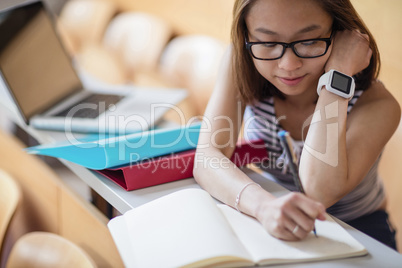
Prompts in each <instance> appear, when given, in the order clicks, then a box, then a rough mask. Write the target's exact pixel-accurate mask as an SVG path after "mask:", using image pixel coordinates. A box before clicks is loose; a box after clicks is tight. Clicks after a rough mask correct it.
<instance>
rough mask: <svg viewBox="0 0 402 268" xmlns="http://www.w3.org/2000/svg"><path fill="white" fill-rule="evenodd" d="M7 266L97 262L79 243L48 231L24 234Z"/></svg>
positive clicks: (91, 265)
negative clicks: (76, 243)
mask: <svg viewBox="0 0 402 268" xmlns="http://www.w3.org/2000/svg"><path fill="white" fill-rule="evenodd" d="M6 267H7V268H14V267H25V268H30V267H41V268H47V267H49V268H50V267H52V268H53V267H61V268H62V267H66V268H67V267H68V268H70V267H82V268H84V267H88V268H89V267H90V268H92V267H96V265H95V262H94V261H93V260H92V259H91V258H90V257H89V256H88V255H87V254H86V253H85V252H84V251H83V250H82V249H81V248H80V247H78V246H77V245H75V244H74V243H72V242H70V241H69V240H67V239H65V238H63V237H61V236H59V235H56V234H53V233H48V232H32V233H28V234H26V235H24V236H22V237H21V238H20V239H18V241H17V242H16V244H15V245H14V247H13V248H12V250H11V253H10V256H9V258H8V261H7V266H6Z"/></svg>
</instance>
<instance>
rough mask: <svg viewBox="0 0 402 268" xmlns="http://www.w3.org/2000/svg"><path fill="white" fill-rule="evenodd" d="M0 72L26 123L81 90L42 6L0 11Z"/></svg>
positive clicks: (19, 7) (36, 4) (35, 4)
mask: <svg viewBox="0 0 402 268" xmlns="http://www.w3.org/2000/svg"><path fill="white" fill-rule="evenodd" d="M0 70H1V73H2V76H3V79H4V80H5V82H6V83H7V86H8V88H9V90H10V91H11V94H12V95H13V97H14V99H15V101H16V103H17V105H18V106H19V109H20V111H21V112H22V114H23V116H24V117H25V120H26V121H28V120H29V119H30V118H31V117H32V116H33V115H35V114H37V113H40V112H43V111H45V110H47V109H49V108H51V107H52V106H54V105H55V104H56V103H57V102H59V101H60V100H62V99H64V98H65V97H67V96H68V95H70V94H72V93H73V92H75V91H77V90H79V89H80V88H82V85H81V82H80V80H79V78H78V76H77V74H76V72H75V70H74V68H73V66H72V63H71V59H70V57H69V56H68V54H67V53H66V51H65V49H64V47H63V46H62V44H61V42H60V40H59V39H58V36H57V34H56V31H55V29H54V27H53V23H52V20H51V18H50V17H49V14H48V13H47V11H46V10H45V7H44V6H43V4H42V3H41V2H34V3H31V4H28V5H25V6H18V7H15V8H11V9H7V10H5V11H0Z"/></svg>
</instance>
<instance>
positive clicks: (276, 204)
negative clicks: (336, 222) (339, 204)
mask: <svg viewBox="0 0 402 268" xmlns="http://www.w3.org/2000/svg"><path fill="white" fill-rule="evenodd" d="M316 219H318V220H325V207H324V206H323V205H322V204H321V203H319V202H317V201H314V200H313V199H311V198H309V197H307V196H305V195H304V194H301V193H295V192H292V193H289V194H287V195H285V196H282V197H279V198H276V199H273V200H270V201H267V202H263V203H262V204H261V205H260V207H259V209H258V212H257V220H258V221H259V222H260V223H261V224H262V225H263V226H264V228H265V229H266V230H267V231H268V232H269V233H270V234H271V235H272V236H274V237H276V238H279V239H282V240H289V241H296V240H300V239H303V238H305V237H306V236H307V235H308V234H309V233H310V232H311V231H312V230H313V229H314V223H315V220H316Z"/></svg>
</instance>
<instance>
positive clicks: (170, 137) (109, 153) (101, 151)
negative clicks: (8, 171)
mask: <svg viewBox="0 0 402 268" xmlns="http://www.w3.org/2000/svg"><path fill="white" fill-rule="evenodd" d="M200 126H201V124H199V123H197V124H193V125H190V126H181V127H178V128H167V129H155V130H149V131H144V132H139V133H134V134H129V135H123V136H117V137H109V138H105V139H99V140H91V139H89V140H87V141H86V140H81V141H75V142H74V143H72V142H67V141H64V142H60V143H55V144H51V145H39V146H34V147H29V148H26V149H25V150H26V151H27V152H28V153H30V154H38V155H46V156H52V157H57V158H62V159H65V160H68V161H71V162H73V163H76V164H79V165H82V166H84V167H87V168H90V169H96V170H101V169H106V168H114V167H119V166H123V165H127V164H129V163H135V162H138V161H142V160H145V159H148V158H152V157H156V156H161V155H166V154H170V153H173V152H181V151H185V150H190V149H194V148H196V146H197V142H198V136H199V131H200Z"/></svg>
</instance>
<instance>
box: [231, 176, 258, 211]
mask: <svg viewBox="0 0 402 268" xmlns="http://www.w3.org/2000/svg"><path fill="white" fill-rule="evenodd" d="M253 184H255V185H258V186H259V187H261V185H259V184H258V183H256V182H249V183H247V184H246V185H244V186H243V188H242V189H241V190H240V192H239V193H238V194H237V196H236V201H235V208H236V210H237V211H238V212H240V213H241V211H240V210H239V203H240V198H241V194H242V193H243V191H244V190H245V189H246V188H247V187H248V186H250V185H253Z"/></svg>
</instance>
